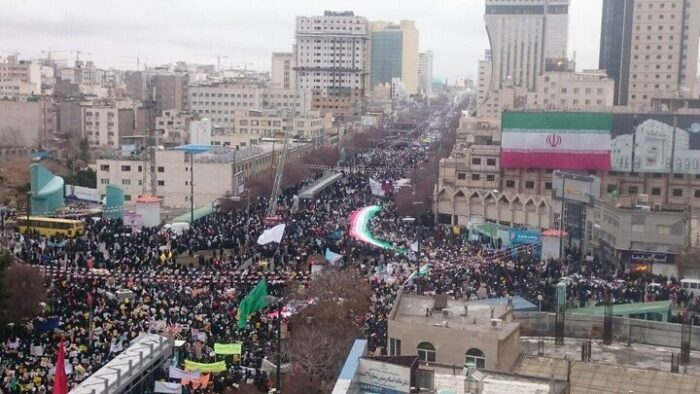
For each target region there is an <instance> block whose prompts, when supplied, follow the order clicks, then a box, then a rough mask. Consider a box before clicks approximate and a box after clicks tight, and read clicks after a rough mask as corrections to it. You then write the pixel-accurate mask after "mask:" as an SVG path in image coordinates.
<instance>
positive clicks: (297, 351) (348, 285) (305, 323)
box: [284, 269, 370, 393]
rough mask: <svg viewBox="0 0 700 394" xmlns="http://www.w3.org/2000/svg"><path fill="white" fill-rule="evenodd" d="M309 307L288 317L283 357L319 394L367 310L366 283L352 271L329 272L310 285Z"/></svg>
mask: <svg viewBox="0 0 700 394" xmlns="http://www.w3.org/2000/svg"><path fill="white" fill-rule="evenodd" d="M308 296H310V297H311V298H312V299H313V301H314V302H313V304H311V305H310V306H308V307H307V308H305V309H304V310H302V311H301V312H300V313H299V314H297V315H295V316H294V317H292V319H291V321H290V338H289V339H288V340H286V341H285V343H284V354H285V355H286V356H287V358H288V359H289V360H290V362H291V363H292V364H293V365H294V366H295V367H298V368H301V369H302V370H303V372H304V374H305V375H306V376H308V380H307V382H312V384H313V386H316V385H318V387H319V388H320V391H321V392H324V393H327V392H330V391H331V388H332V385H333V383H334V382H335V379H336V377H337V375H338V372H339V371H340V368H341V367H342V365H343V361H344V360H345V358H346V357H347V353H348V351H349V350H350V347H351V346H352V343H353V341H354V340H355V339H356V338H358V337H359V336H360V335H361V329H360V327H361V326H362V321H363V319H364V316H365V314H366V313H367V311H368V310H369V297H370V288H369V285H368V283H367V280H366V279H365V278H363V277H362V275H361V274H359V273H358V272H356V271H354V270H350V269H348V270H342V271H340V270H330V271H326V272H324V273H322V274H321V275H319V276H318V277H317V278H315V279H314V281H313V282H312V284H311V288H310V290H309V292H308Z"/></svg>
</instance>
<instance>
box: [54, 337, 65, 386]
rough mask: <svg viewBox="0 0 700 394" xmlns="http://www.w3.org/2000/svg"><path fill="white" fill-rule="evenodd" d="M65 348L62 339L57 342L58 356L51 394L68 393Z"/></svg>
mask: <svg viewBox="0 0 700 394" xmlns="http://www.w3.org/2000/svg"><path fill="white" fill-rule="evenodd" d="M65 364H66V350H65V349H64V348H63V339H61V342H60V343H59V344H58V356H56V375H54V378H53V394H67V393H68V378H67V377H66V365H65Z"/></svg>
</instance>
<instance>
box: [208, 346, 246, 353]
mask: <svg viewBox="0 0 700 394" xmlns="http://www.w3.org/2000/svg"><path fill="white" fill-rule="evenodd" d="M241 350H242V344H240V343H215V344H214V353H216V354H241Z"/></svg>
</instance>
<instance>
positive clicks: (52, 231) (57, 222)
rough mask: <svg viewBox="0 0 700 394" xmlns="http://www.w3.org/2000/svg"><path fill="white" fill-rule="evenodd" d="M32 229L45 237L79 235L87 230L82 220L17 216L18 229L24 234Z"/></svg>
mask: <svg viewBox="0 0 700 394" xmlns="http://www.w3.org/2000/svg"><path fill="white" fill-rule="evenodd" d="M27 229H30V230H32V231H34V232H37V233H39V234H40V235H43V236H45V237H51V236H57V235H60V236H63V237H78V236H80V235H82V234H83V233H84V232H85V225H84V224H83V222H81V221H80V220H71V219H61V218H49V217H44V216H30V217H29V219H27V217H26V216H25V217H21V216H20V217H17V231H19V232H20V233H22V234H24V233H26V232H27Z"/></svg>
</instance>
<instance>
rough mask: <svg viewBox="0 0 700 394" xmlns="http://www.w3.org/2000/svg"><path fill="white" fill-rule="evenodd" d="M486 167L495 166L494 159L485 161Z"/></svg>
mask: <svg viewBox="0 0 700 394" xmlns="http://www.w3.org/2000/svg"><path fill="white" fill-rule="evenodd" d="M486 165H487V166H495V165H496V159H486Z"/></svg>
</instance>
